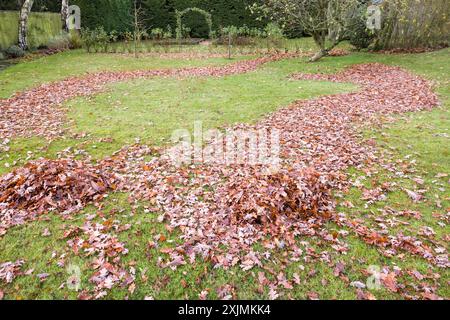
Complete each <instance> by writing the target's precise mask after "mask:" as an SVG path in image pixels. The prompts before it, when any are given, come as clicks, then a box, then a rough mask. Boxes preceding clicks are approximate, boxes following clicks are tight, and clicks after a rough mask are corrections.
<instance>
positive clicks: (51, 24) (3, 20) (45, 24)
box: [0, 11, 61, 50]
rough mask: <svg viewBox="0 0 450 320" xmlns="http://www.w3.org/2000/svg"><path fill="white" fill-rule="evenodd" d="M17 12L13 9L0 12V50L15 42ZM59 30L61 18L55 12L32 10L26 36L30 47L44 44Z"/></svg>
mask: <svg viewBox="0 0 450 320" xmlns="http://www.w3.org/2000/svg"><path fill="white" fill-rule="evenodd" d="M18 23H19V14H18V12H15V11H1V12H0V50H5V49H7V48H8V47H10V46H11V45H14V44H16V43H17V40H18V37H19V31H18V28H17V27H12V26H18ZM60 32H61V18H60V15H59V14H57V13H50V12H33V13H31V15H30V20H29V29H28V37H29V43H30V47H31V48H37V47H39V46H42V45H46V44H47V43H48V42H49V41H50V39H52V38H54V37H55V36H57V35H59V34H60Z"/></svg>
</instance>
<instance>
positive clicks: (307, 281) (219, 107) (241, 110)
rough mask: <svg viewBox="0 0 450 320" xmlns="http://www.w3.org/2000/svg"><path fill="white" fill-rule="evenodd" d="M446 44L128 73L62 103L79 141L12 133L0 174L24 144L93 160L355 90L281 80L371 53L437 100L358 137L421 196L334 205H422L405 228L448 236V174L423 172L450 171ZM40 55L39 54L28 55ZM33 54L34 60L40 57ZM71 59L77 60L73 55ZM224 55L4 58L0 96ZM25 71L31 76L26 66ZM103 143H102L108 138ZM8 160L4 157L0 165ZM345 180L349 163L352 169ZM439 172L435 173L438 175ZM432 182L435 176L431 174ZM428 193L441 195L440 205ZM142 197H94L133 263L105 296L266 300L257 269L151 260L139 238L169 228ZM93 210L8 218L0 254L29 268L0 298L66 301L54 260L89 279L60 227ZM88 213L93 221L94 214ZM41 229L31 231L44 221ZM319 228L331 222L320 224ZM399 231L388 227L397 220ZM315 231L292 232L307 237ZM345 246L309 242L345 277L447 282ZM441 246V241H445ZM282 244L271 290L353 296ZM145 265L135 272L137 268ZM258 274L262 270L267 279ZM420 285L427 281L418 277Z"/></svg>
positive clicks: (23, 153) (370, 211)
mask: <svg viewBox="0 0 450 320" xmlns="http://www.w3.org/2000/svg"><path fill="white" fill-rule="evenodd" d="M449 53H450V50H448V49H446V50H441V51H437V52H432V53H424V54H413V55H381V54H369V53H352V54H351V55H349V56H344V57H333V58H326V59H324V60H322V61H320V62H318V63H315V64H309V63H306V58H298V59H290V60H284V61H280V62H275V63H270V64H268V65H265V66H263V67H261V68H260V69H259V70H257V71H255V72H252V73H249V74H244V75H235V76H228V77H225V78H218V79H212V78H192V79H191V78H190V79H184V80H174V79H149V80H135V81H130V82H125V83H119V84H114V85H110V86H109V87H108V90H107V91H106V92H105V93H102V94H99V95H97V96H95V97H89V98H78V99H74V100H72V101H69V102H68V103H67V106H68V107H69V110H70V111H69V118H71V119H72V120H74V122H73V125H72V126H71V127H70V132H72V133H80V132H84V133H87V136H86V137H85V138H81V139H74V138H72V137H70V136H68V137H65V138H64V139H59V140H55V141H51V142H47V141H44V140H42V139H39V138H33V139H27V140H25V139H17V140H14V141H12V143H11V150H10V151H9V152H7V153H5V152H3V153H2V154H1V156H0V166H1V167H0V171H2V172H3V173H5V172H8V171H10V170H11V167H13V166H14V162H15V161H16V162H17V163H16V164H15V165H16V166H17V165H21V164H23V163H24V162H25V161H26V157H27V152H28V151H31V152H32V155H31V158H37V157H40V156H44V157H55V156H56V153H57V152H59V151H61V150H63V149H65V148H67V147H73V148H76V149H84V150H86V151H87V152H88V153H89V154H90V155H91V156H93V157H94V158H97V159H98V158H102V157H104V156H106V155H109V154H111V153H112V152H114V151H116V150H118V149H119V148H120V147H121V146H123V145H124V144H127V143H131V142H133V141H134V139H135V138H140V139H141V141H142V142H145V143H148V144H151V145H161V144H164V143H166V142H167V139H168V138H169V137H170V134H171V132H172V130H174V129H179V128H190V126H191V125H192V123H193V121H195V120H202V121H203V124H204V126H205V127H208V128H210V127H223V126H228V125H231V124H233V123H236V122H250V123H251V122H255V121H257V120H258V119H260V118H261V117H263V116H264V115H265V114H267V113H269V112H271V111H275V110H276V109H277V108H279V107H282V106H285V105H287V104H289V103H290V102H293V101H294V100H297V99H307V98H311V97H315V96H318V95H323V94H332V93H341V92H346V91H351V90H357V87H356V86H354V85H350V84H336V83H327V82H314V81H289V80H288V79H287V75H289V74H291V73H293V72H336V71H338V70H341V69H342V68H344V67H346V66H350V65H352V64H355V63H366V62H382V63H386V64H390V65H398V66H401V67H403V68H406V69H408V70H410V71H411V72H415V73H417V74H419V75H422V76H424V77H427V78H429V79H430V80H433V81H435V83H436V90H437V92H438V93H439V94H440V97H441V100H442V102H443V104H442V106H441V107H440V108H437V109H435V110H433V111H431V112H420V113H414V114H406V115H401V116H399V119H398V122H396V123H394V124H390V125H386V126H384V127H382V128H367V130H366V132H365V135H366V136H367V137H374V138H375V139H376V140H377V142H378V144H379V145H380V148H383V149H384V150H391V151H392V152H393V153H394V155H397V157H398V158H400V157H405V156H407V155H412V156H413V157H414V158H415V159H416V160H417V163H418V170H419V172H418V173H417V175H420V176H421V177H423V178H424V180H425V183H424V186H423V187H424V188H426V189H427V193H426V198H427V201H425V202H423V203H419V204H415V203H412V201H410V199H409V198H408V197H407V196H405V195H404V194H403V193H401V192H393V193H390V194H389V196H388V199H387V200H386V201H384V202H382V203H377V204H374V205H372V206H369V207H367V208H366V207H365V203H364V202H362V201H361V200H360V194H359V192H360V191H359V190H357V189H355V190H350V192H349V194H348V195H346V196H345V197H346V199H347V200H349V201H351V202H352V203H353V204H354V205H355V207H354V208H352V209H348V208H339V210H342V211H345V212H346V213H347V214H349V215H351V216H354V217H359V218H364V219H366V220H367V221H368V224H370V223H375V221H374V219H375V218H376V212H377V211H376V210H377V209H380V208H384V207H385V206H390V207H393V208H396V209H399V210H400V209H403V210H406V209H410V210H418V211H420V212H421V213H422V214H423V219H422V220H417V221H411V220H405V221H408V222H411V226H409V227H408V228H401V230H403V229H404V231H405V232H406V233H408V232H409V233H412V234H414V232H417V230H418V229H419V228H420V227H422V226H429V227H432V228H433V229H434V230H435V231H436V237H437V238H439V239H442V238H443V237H444V236H448V234H449V231H450V228H449V227H448V226H445V227H441V226H440V225H438V224H437V219H435V218H434V217H433V214H434V213H445V210H448V209H446V208H449V207H450V201H449V198H448V194H449V188H448V177H447V178H435V176H436V175H437V174H438V173H449V172H450V153H449V147H450V143H449V136H450V132H449V128H450V113H449V111H450V85H449V84H450V82H449V80H450V78H449V74H450V63H449V62H450V61H449V56H450V55H449ZM39 61H41V63H39ZM42 62H44V63H42ZM76 62H78V63H76ZM227 62H228V61H227V60H225V59H208V60H206V61H205V60H203V61H202V60H193V61H189V62H187V61H181V60H167V59H155V58H142V59H141V60H135V59H133V58H129V57H119V58H118V57H117V56H115V55H103V54H102V55H87V54H84V53H82V52H81V51H75V52H67V53H63V54H58V55H55V56H51V57H46V58H42V59H40V60H37V61H33V62H27V63H23V64H19V65H17V66H14V67H12V68H10V69H8V70H7V71H5V72H3V73H0V84H1V86H0V96H1V97H8V96H10V95H11V94H12V93H13V92H14V91H16V90H23V89H24V88H28V87H30V86H33V85H37V84H38V83H41V82H46V81H52V80H57V79H61V78H65V77H67V76H69V75H76V74H81V73H84V72H93V71H98V70H106V69H108V70H126V69H141V68H163V67H164V68H165V67H181V66H186V65H190V66H193V65H203V64H222V63H227ZM30 74H33V75H34V76H33V77H30V76H29V75H30ZM102 138H112V140H111V141H110V142H101V141H104V140H100V139H102ZM108 141H109V140H108ZM6 163H8V166H5V164H6ZM352 172H353V173H354V175H355V177H356V176H357V175H359V172H357V171H356V170H352ZM394 179H395V181H396V182H397V183H399V185H400V186H404V187H410V186H411V184H412V182H411V181H410V180H405V179H399V178H394V177H392V176H390V175H389V174H388V173H387V172H385V171H383V170H381V169H380V171H379V173H378V174H376V175H374V176H372V177H371V180H370V181H364V183H367V184H368V185H370V184H371V183H372V182H375V181H376V182H379V181H385V180H390V181H392V180H394ZM446 179H447V180H446ZM436 180H438V183H436ZM435 199H440V200H441V208H439V207H437V206H436V202H435ZM144 205H145V204H141V205H140V206H139V207H138V208H130V205H129V204H128V201H127V195H126V194H112V195H110V196H109V198H108V199H107V200H106V201H105V206H104V208H102V210H101V212H102V215H103V216H104V217H105V219H113V220H117V221H120V223H121V224H126V223H130V224H132V228H131V229H130V230H128V231H124V232H122V233H120V234H119V238H120V240H122V241H124V242H125V243H126V246H127V248H128V249H129V254H128V255H127V256H126V257H125V259H124V261H125V262H126V263H127V264H129V265H130V266H134V267H135V268H136V270H137V273H136V274H137V276H136V279H137V280H136V290H135V291H134V293H132V294H131V293H130V292H128V291H127V289H126V288H114V289H113V290H111V291H110V292H109V294H108V296H107V298H117V299H119V298H120V299H121V298H125V297H129V298H131V299H143V298H144V297H146V296H152V297H154V298H156V299H164V298H171V299H183V298H193V299H196V298H198V295H199V293H200V292H201V291H202V290H205V289H207V290H209V295H208V298H216V297H217V293H216V289H217V288H219V287H220V286H221V285H225V284H231V285H232V286H234V287H235V290H236V294H237V297H238V298H240V299H245V298H248V299H262V298H267V297H268V291H267V290H268V289H267V288H266V289H265V291H264V292H263V293H260V292H258V280H257V274H258V271H262V270H261V269H258V268H254V269H252V270H251V271H248V272H243V271H242V270H240V269H239V268H235V269H231V270H228V271H225V270H221V269H213V268H212V266H211V264H210V263H207V262H199V263H196V264H195V265H187V266H183V267H179V268H178V269H177V270H176V271H172V270H168V269H161V268H159V267H158V266H157V258H158V255H159V253H158V250H157V249H154V248H149V246H148V241H149V240H150V239H152V238H153V237H154V236H155V235H157V234H164V235H165V236H166V237H167V239H169V240H172V239H173V240H175V239H176V238H177V236H176V231H175V232H173V233H169V232H168V231H167V230H166V229H165V227H164V225H163V224H161V223H159V222H158V221H157V219H156V218H157V217H156V215H154V214H148V213H145V211H144ZM97 211H98V209H97V208H94V207H88V208H86V209H85V210H84V211H83V212H82V213H81V214H79V215H78V216H77V217H75V218H74V219H73V220H70V221H64V220H62V219H61V218H60V217H58V216H56V215H49V217H50V220H48V221H38V222H33V223H29V224H27V225H24V226H21V227H16V228H13V229H11V230H9V231H8V233H7V234H6V235H5V236H4V237H3V238H2V239H0V262H4V261H15V260H17V259H25V260H26V264H25V267H24V269H25V270H28V269H30V268H33V269H34V272H33V275H32V276H21V277H18V278H17V279H16V280H15V281H14V282H13V283H12V284H10V285H4V284H1V285H0V289H1V290H3V291H4V294H5V298H7V299H23V298H31V299H52V298H76V297H77V293H76V292H74V291H71V290H69V289H67V288H63V289H58V287H59V286H60V285H61V284H62V283H65V281H66V279H67V278H68V276H69V274H68V273H67V272H66V270H65V269H64V268H61V267H60V266H58V265H57V262H58V257H59V256H60V255H61V254H63V253H64V252H67V255H68V256H67V258H66V261H70V262H71V263H72V264H76V265H78V266H80V268H81V272H82V288H91V287H92V286H91V284H90V283H89V282H88V279H89V277H90V276H91V274H92V270H91V269H90V265H89V263H90V259H89V258H84V257H82V256H76V255H74V254H73V253H72V252H71V251H68V250H67V248H66V243H65V240H62V239H61V238H62V233H63V231H64V230H63V227H62V226H63V225H69V224H70V225H81V224H83V222H84V221H85V219H86V215H89V214H92V213H95V212H97ZM94 221H98V222H101V221H103V218H101V217H99V215H98V216H97V217H96V218H95V219H94ZM46 228H48V229H49V231H50V233H51V235H50V236H48V237H43V236H42V233H43V231H44V229H46ZM329 228H330V229H337V226H335V225H333V224H332V223H330V225H329ZM399 230H400V229H399ZM316 240H317V239H315V238H311V239H308V238H300V239H299V241H309V242H310V243H311V244H313V245H315V243H316ZM347 240H348V242H349V244H350V252H349V253H348V254H347V255H337V253H335V252H334V250H333V249H331V248H329V247H328V245H327V244H324V243H318V242H317V250H318V251H319V252H321V251H328V252H329V253H330V256H331V259H332V260H333V261H342V262H344V263H345V264H346V266H347V267H346V269H345V275H346V276H347V277H348V278H349V280H350V281H362V282H365V279H366V278H367V276H366V275H365V274H364V270H365V268H366V267H367V266H369V265H378V266H390V267H391V268H392V267H393V266H394V265H396V266H398V267H399V268H402V269H417V270H418V271H420V272H421V273H423V274H425V273H427V271H428V270H431V271H432V272H435V273H440V275H441V277H440V279H436V282H437V283H439V284H440V289H439V290H438V294H439V295H440V296H442V297H446V298H450V289H449V286H448V281H449V280H450V277H449V272H448V271H446V270H439V269H437V268H435V267H430V266H429V264H428V263H426V261H425V260H423V259H421V258H418V257H413V256H409V255H406V257H405V258H404V259H399V258H397V257H396V258H387V257H384V256H382V255H380V254H379V252H378V251H377V250H376V249H375V248H374V247H371V246H368V245H367V244H365V243H364V242H362V241H361V240H360V239H359V238H357V237H353V236H350V237H349V238H348V239H347ZM447 249H448V248H447ZM283 260H284V257H283V252H282V251H281V250H280V251H279V252H277V253H275V255H274V257H273V263H272V264H271V265H270V266H269V267H271V268H273V269H274V270H275V271H280V270H283V271H284V272H285V273H286V275H287V276H288V278H289V277H292V274H293V273H297V274H298V275H299V276H300V278H301V281H302V285H301V286H295V287H294V289H293V290H285V291H284V292H283V290H281V292H282V293H283V295H282V296H281V297H282V298H289V297H292V298H296V299H306V298H307V297H308V294H309V293H311V292H315V293H317V294H318V296H319V297H320V298H321V299H334V298H338V299H354V298H356V291H355V288H353V287H349V286H348V284H347V283H346V282H344V281H342V280H341V279H339V278H336V277H335V276H334V275H333V269H332V268H330V267H329V266H327V265H326V264H322V263H309V264H308V263H304V262H303V263H300V262H298V263H293V264H290V265H288V266H285V265H284V263H283ZM143 271H145V272H143ZM40 273H48V274H49V277H48V279H47V280H46V281H44V282H40V281H39V279H38V278H37V277H36V274H40ZM268 277H269V276H268ZM401 280H402V282H404V283H405V284H407V285H410V284H416V285H417V284H418V283H419V281H417V280H415V279H413V278H410V277H405V278H404V279H401ZM428 282H432V281H431V280H428ZM372 293H373V294H374V296H375V297H377V298H378V299H383V298H391V299H400V298H401V296H400V295H398V294H395V293H392V292H389V291H387V290H385V289H383V290H379V291H373V292H372Z"/></svg>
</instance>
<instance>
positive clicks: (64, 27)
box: [61, 0, 69, 32]
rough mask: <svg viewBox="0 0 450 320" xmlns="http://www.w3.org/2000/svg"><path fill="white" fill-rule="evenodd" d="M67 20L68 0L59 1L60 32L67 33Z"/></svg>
mask: <svg viewBox="0 0 450 320" xmlns="http://www.w3.org/2000/svg"><path fill="white" fill-rule="evenodd" d="M68 18H69V0H62V1H61V23H62V30H63V31H65V32H69V25H68V23H67V19H68Z"/></svg>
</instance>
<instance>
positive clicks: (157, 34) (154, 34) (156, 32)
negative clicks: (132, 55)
mask: <svg viewBox="0 0 450 320" xmlns="http://www.w3.org/2000/svg"><path fill="white" fill-rule="evenodd" d="M163 35H164V30H163V29H161V28H154V29H152V31H151V32H150V37H151V38H152V39H153V40H160V39H162V38H163Z"/></svg>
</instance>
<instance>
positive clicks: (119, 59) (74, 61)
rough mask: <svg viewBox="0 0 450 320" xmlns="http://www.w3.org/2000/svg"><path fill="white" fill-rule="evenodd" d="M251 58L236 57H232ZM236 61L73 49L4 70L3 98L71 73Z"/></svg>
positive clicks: (0, 86)
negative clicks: (137, 56)
mask: <svg viewBox="0 0 450 320" xmlns="http://www.w3.org/2000/svg"><path fill="white" fill-rule="evenodd" d="M248 58H249V57H234V58H233V60H234V61H236V60H238V59H248ZM233 60H228V59H225V58H211V59H200V58H199V59H189V60H187V59H166V58H161V57H154V56H143V57H141V58H139V59H136V58H134V57H133V56H132V55H119V54H102V53H93V54H86V53H85V51H84V50H82V49H79V50H71V51H66V52H62V53H59V54H56V55H51V56H44V57H40V58H38V59H34V60H32V61H27V62H23V63H19V64H16V65H13V66H11V67H9V68H7V69H6V70H4V71H3V72H1V73H0V98H8V97H10V96H12V95H13V94H14V93H15V92H18V91H22V90H25V89H29V88H32V87H34V86H37V85H39V84H42V83H47V82H52V81H57V80H61V79H65V78H67V77H71V76H80V75H83V74H86V73H94V72H99V71H123V70H141V69H163V68H180V67H195V66H205V65H220V64H225V63H230V62H233Z"/></svg>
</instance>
